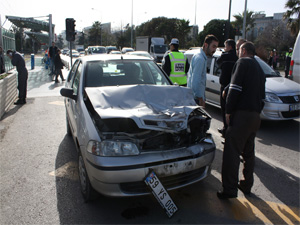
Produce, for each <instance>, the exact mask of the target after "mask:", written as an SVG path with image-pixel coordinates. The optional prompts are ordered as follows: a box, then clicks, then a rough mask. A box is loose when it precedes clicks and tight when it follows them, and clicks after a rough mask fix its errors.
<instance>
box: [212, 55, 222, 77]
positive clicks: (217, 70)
mask: <svg viewBox="0 0 300 225" xmlns="http://www.w3.org/2000/svg"><path fill="white" fill-rule="evenodd" d="M213 62H214V71H213V72H214V75H215V76H218V77H220V76H221V72H222V71H221V67H219V66H218V63H217V58H216V57H214V58H213Z"/></svg>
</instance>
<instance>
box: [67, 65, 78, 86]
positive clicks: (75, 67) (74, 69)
mask: <svg viewBox="0 0 300 225" xmlns="http://www.w3.org/2000/svg"><path fill="white" fill-rule="evenodd" d="M78 63H79V60H77V61H76V62H75V63H74V64H73V66H72V69H71V71H70V73H69V76H68V81H70V80H72V78H73V76H74V74H75V72H76V69H77V66H78Z"/></svg>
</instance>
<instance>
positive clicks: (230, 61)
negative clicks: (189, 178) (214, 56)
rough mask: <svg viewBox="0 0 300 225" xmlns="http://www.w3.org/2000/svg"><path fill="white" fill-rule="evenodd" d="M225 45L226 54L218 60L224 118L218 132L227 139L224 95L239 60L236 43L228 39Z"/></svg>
mask: <svg viewBox="0 0 300 225" xmlns="http://www.w3.org/2000/svg"><path fill="white" fill-rule="evenodd" d="M224 45H225V49H224V50H225V52H223V53H222V55H221V56H220V58H218V60H217V64H218V66H219V67H220V68H221V75H220V78H219V79H220V84H221V88H220V93H221V94H220V105H221V112H222V118H223V128H218V131H219V132H220V133H221V134H222V136H223V137H225V132H226V129H227V124H226V120H225V103H226V101H225V98H223V96H222V93H223V91H224V88H225V87H226V86H227V85H228V84H229V83H230V80H231V72H232V69H233V66H234V64H235V62H236V61H237V60H238V57H237V55H236V49H235V41H234V40H232V39H228V40H226V41H225V43H224Z"/></svg>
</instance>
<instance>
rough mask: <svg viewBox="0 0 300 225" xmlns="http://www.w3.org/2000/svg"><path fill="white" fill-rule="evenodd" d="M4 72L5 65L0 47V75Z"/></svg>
mask: <svg viewBox="0 0 300 225" xmlns="http://www.w3.org/2000/svg"><path fill="white" fill-rule="evenodd" d="M4 72H5V64H4V57H3V49H2V47H1V46H0V74H1V73H4Z"/></svg>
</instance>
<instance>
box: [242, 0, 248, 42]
mask: <svg viewBox="0 0 300 225" xmlns="http://www.w3.org/2000/svg"><path fill="white" fill-rule="evenodd" d="M246 17H247V0H245V10H244V21H243V36H242V37H243V38H244V39H246Z"/></svg>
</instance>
